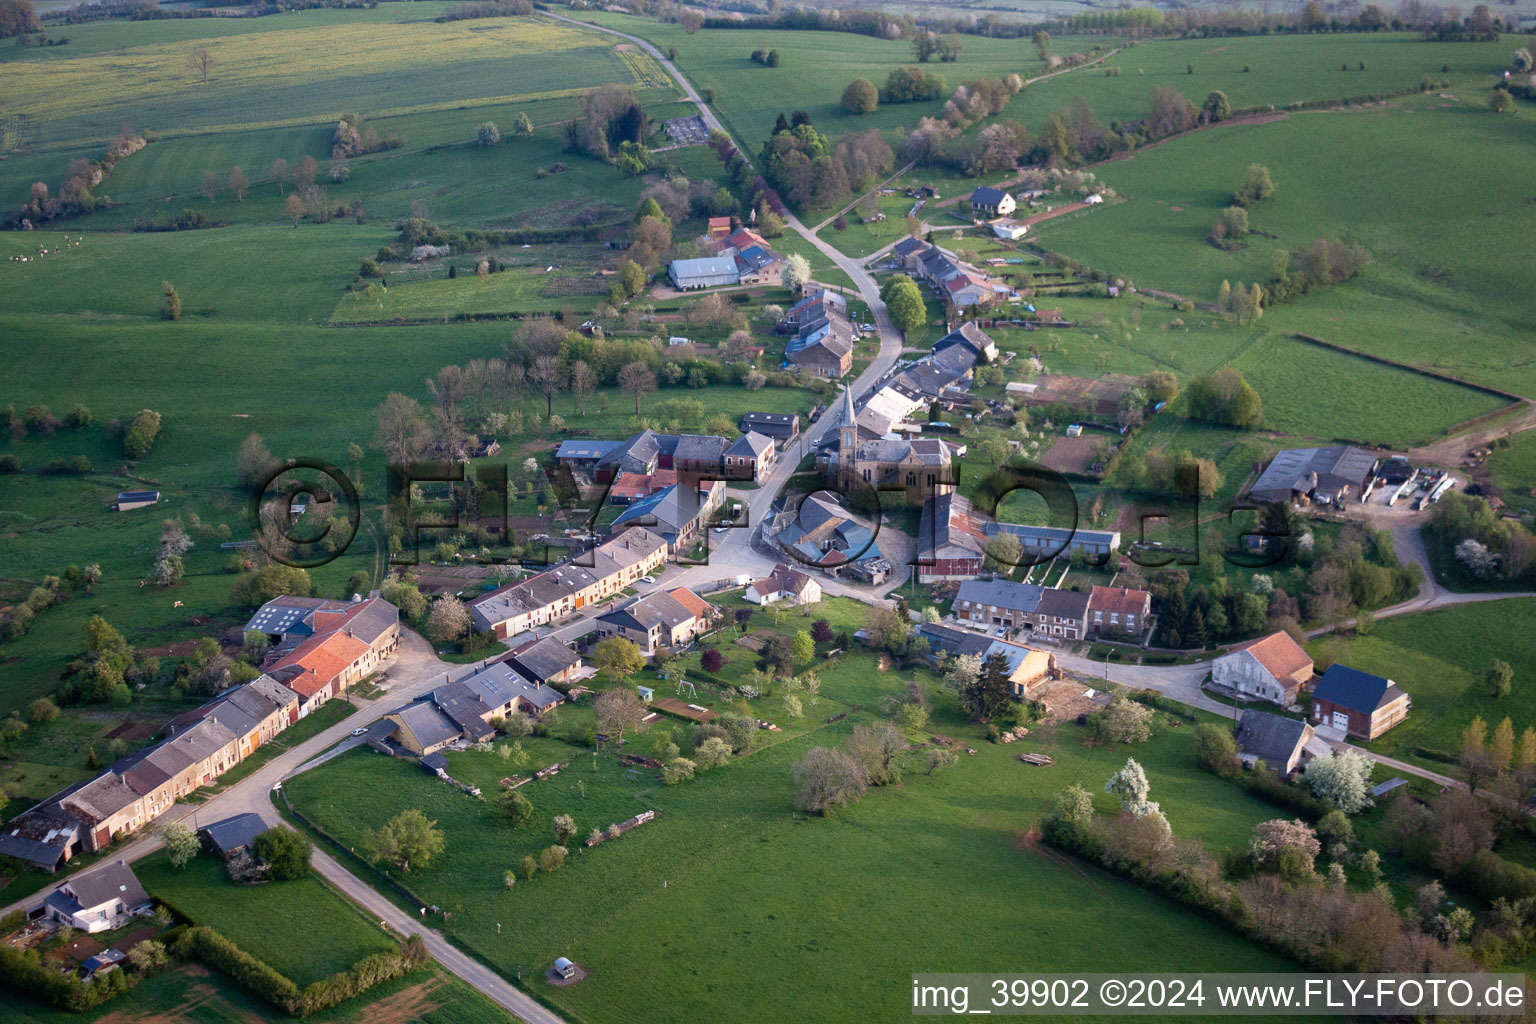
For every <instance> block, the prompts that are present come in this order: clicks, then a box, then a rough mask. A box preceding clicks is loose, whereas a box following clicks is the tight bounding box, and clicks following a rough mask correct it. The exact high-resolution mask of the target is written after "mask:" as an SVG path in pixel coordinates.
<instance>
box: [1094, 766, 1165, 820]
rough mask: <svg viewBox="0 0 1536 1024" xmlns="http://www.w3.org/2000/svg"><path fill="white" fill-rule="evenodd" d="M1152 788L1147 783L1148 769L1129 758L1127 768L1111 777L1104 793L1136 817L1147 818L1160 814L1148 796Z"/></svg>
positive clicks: (1105, 784) (1105, 785)
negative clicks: (1150, 815)
mask: <svg viewBox="0 0 1536 1024" xmlns="http://www.w3.org/2000/svg"><path fill="white" fill-rule="evenodd" d="M1151 790H1152V786H1151V784H1150V783H1149V782H1147V772H1146V769H1144V768H1142V766H1141V765H1140V764H1138V763H1137V762H1136V759H1135V758H1127V759H1126V762H1125V767H1124V768H1121V769H1120V770H1119V771H1118V772H1116V773H1115V774H1114V775H1112V776H1110V779H1109V781H1108V782H1106V783H1104V792H1106V793H1109V794H1111V795H1112V796H1113V797H1114V798H1115V799H1116V800H1119V801H1120V806H1121V807H1123V808H1125V809H1126V810H1127V811H1130V812H1131V813H1132V814H1134V815H1136V817H1138V818H1145V817H1146V816H1147V815H1149V814H1160V813H1162V812H1161V811H1159V810H1158V805H1157V803H1156V802H1155V801H1152V800H1148V799H1147V794H1148V793H1150V792H1151Z"/></svg>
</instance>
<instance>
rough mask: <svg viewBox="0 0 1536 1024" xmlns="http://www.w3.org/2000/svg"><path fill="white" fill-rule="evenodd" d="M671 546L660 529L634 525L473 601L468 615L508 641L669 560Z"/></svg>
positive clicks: (477, 625)
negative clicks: (543, 569) (566, 558)
mask: <svg viewBox="0 0 1536 1024" xmlns="http://www.w3.org/2000/svg"><path fill="white" fill-rule="evenodd" d="M668 550H669V546H668V543H667V541H666V539H665V538H664V537H662V536H661V535H660V534H659V533H654V532H652V531H651V530H648V529H646V528H644V527H639V526H632V527H630V528H629V529H627V530H624V531H622V532H620V533H617V534H615V535H614V537H613V538H612V539H611V540H608V541H606V542H604V543H602V544H599V545H598V546H597V547H595V548H593V549H592V550H590V551H586V552H582V553H581V554H578V555H574V556H572V558H570V559H569V560H568V561H566V562H563V563H561V564H560V565H557V566H555V567H554V568H552V569H547V570H545V571H544V572H541V573H539V574H537V575H536V576H532V577H529V578H528V579H525V580H520V581H519V582H516V583H509V584H507V585H506V586H503V587H498V588H496V589H495V590H493V591H491V592H490V593H488V594H484V595H482V596H481V597H478V598H476V599H475V600H473V601H471V602H470V603H469V614H470V618H471V619H472V620H473V622H474V624H475V629H477V630H479V631H482V632H484V631H490V632H493V633H495V634H496V637H497V639H499V640H505V639H506V638H507V637H509V636H516V635H518V634H519V633H524V632H527V631H528V630H530V629H533V628H535V627H537V626H543V625H547V624H549V623H551V622H553V621H555V620H556V619H559V618H561V617H562V616H565V615H568V614H570V613H571V612H573V611H576V610H577V609H579V608H585V607H586V606H588V605H590V604H593V603H596V602H599V601H603V600H606V599H607V598H609V597H611V596H613V595H614V594H617V593H618V592H619V591H621V590H623V589H624V588H625V587H628V586H630V585H631V584H633V583H634V582H635V581H636V580H638V579H639V578H640V577H642V576H646V575H648V574H650V572H651V571H652V570H654V569H655V568H656V567H657V566H659V565H661V564H662V563H663V562H665V561H666V560H667V554H668Z"/></svg>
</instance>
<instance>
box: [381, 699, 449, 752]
mask: <svg viewBox="0 0 1536 1024" xmlns="http://www.w3.org/2000/svg"><path fill="white" fill-rule="evenodd" d="M395 714H396V715H397V716H399V718H400V722H401V724H402V726H403V727H404V728H406V729H409V730H410V733H411V735H412V736H414V737H416V743H417V745H418V746H420V747H421V748H422V749H423V750H425V749H426V748H427V747H433V746H436V745H437V744H439V743H446V742H448V741H449V740H452V739H456V738H458V737H459V736H460V735H462V734H463V732H464V728H463V726H461V725H460V724H459V723H457V722H455V721H454V720H453V719H452V718H450V717H448V715H447V714H445V713H444V712H443V711H442V709H440V708H439V707H438V706H437V702H436V701H435V700H433V699H432V698H431V697H421V698H419V699H417V700H415V701H412V702H411V703H410V704H407V705H406V706H405V707H403V708H401V709H400V710H399V711H397V712H395Z"/></svg>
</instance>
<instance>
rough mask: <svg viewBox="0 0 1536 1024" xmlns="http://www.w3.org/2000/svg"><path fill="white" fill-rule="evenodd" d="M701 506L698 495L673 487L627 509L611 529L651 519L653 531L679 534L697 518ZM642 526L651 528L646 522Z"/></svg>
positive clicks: (680, 487) (689, 488)
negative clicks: (653, 522)
mask: <svg viewBox="0 0 1536 1024" xmlns="http://www.w3.org/2000/svg"><path fill="white" fill-rule="evenodd" d="M701 504H702V503H701V502H700V501H699V493H698V491H696V490H694V489H693V488H692V487H683V486H681V485H678V484H674V485H672V486H671V487H667V488H664V489H662V490H660V491H657V492H656V493H655V494H652V495H650V496H648V497H646V498H643V499H641V500H640V501H637V502H635V503H634V504H633V505H630V506H629V507H628V508H626V509H625V510H624V511H623V512H621V513H620V514H619V517H618V518H617V519H615V520H614V521H613V525H614V526H621V525H623V524H624V523H637V524H638V523H639V521H640V520H646V519H651V518H654V519H655V521H656V526H655V527H654V528H655V529H659V530H661V531H662V532H671V533H678V532H680V531H681V530H682V529H683V527H685V526H687V525H688V524H689V523H691V522H692V521H693V520H694V519H695V518H697V516H698V514H699V511H700V507H701ZM643 525H645V526H650V525H651V524H650V523H648V522H647V523H644V524H643Z"/></svg>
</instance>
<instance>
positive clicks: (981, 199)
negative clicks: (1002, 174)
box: [971, 185, 1008, 207]
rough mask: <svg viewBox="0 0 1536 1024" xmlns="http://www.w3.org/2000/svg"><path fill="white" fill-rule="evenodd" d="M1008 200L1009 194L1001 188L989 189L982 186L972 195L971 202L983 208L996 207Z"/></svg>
mask: <svg viewBox="0 0 1536 1024" xmlns="http://www.w3.org/2000/svg"><path fill="white" fill-rule="evenodd" d="M1007 198H1008V193H1007V192H1004V191H1003V190H1002V189H1000V188H989V187H988V186H986V185H982V186H981V187H980V188H978V189H977V190H976V191H974V192H972V193H971V202H972V203H976V204H979V205H981V206H991V207H996V206H997V204H998V203H1001V202H1002V201H1003V200H1004V199H1007Z"/></svg>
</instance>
